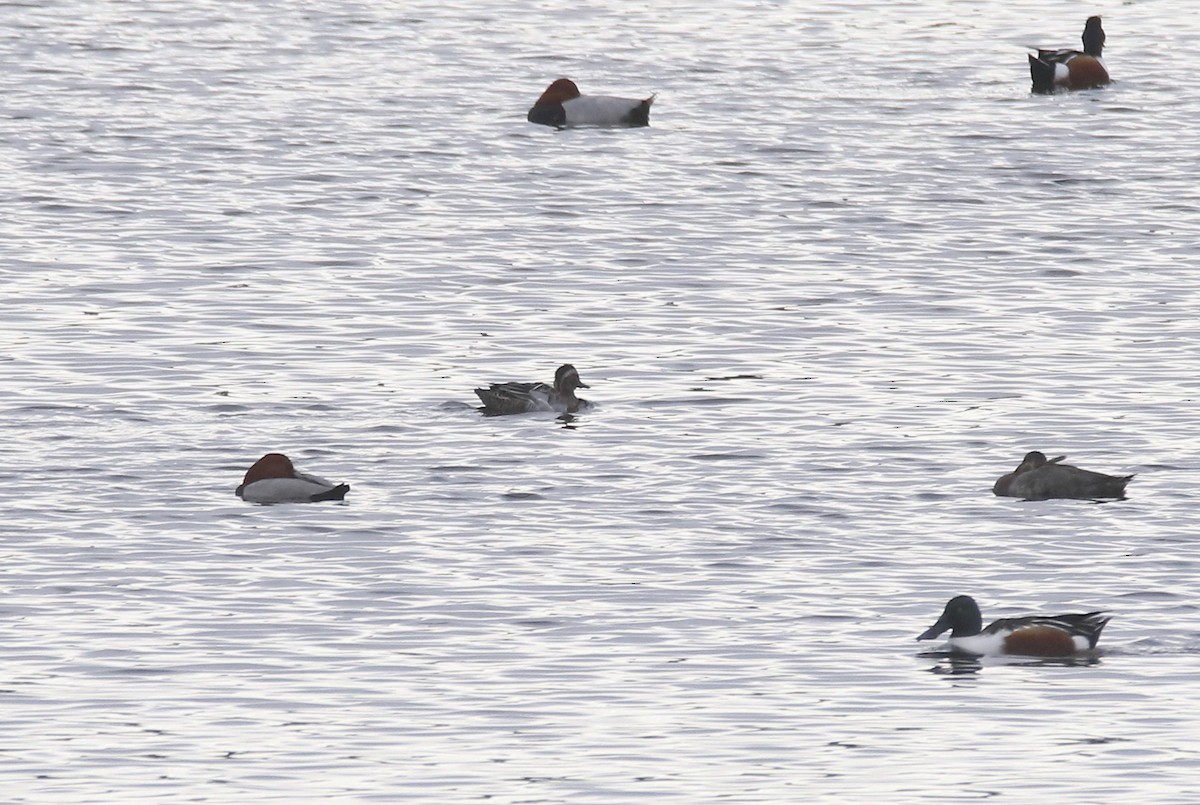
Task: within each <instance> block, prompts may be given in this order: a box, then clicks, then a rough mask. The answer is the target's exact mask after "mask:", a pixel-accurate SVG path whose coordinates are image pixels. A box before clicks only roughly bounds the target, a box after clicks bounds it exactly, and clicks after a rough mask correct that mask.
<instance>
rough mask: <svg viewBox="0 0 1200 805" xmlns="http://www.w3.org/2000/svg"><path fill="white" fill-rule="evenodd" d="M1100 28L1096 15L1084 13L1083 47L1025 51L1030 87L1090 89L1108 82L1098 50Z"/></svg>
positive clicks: (1101, 41) (1040, 90) (1046, 90)
mask: <svg viewBox="0 0 1200 805" xmlns="http://www.w3.org/2000/svg"><path fill="white" fill-rule="evenodd" d="M1105 38H1106V37H1105V34H1104V28H1103V27H1102V26H1101V24H1100V18H1099V17H1088V21H1087V23H1086V24H1085V25H1084V27H1083V50H1082V51H1079V50H1072V49H1070V48H1065V49H1062V50H1042V49H1038V51H1037V55H1036V56H1035V55H1034V54H1032V53H1030V54H1029V77H1030V78H1031V79H1032V81H1033V91H1034V92H1037V93H1050V92H1054V91H1055V90H1059V89H1091V88H1092V87H1101V86H1104V85H1105V84H1108V83H1109V82H1110V81H1111V80H1112V79H1110V78H1109V76H1108V68H1107V67H1105V65H1104V60H1103V59H1102V58H1101V57H1100V54H1101V53H1102V52H1103V50H1104V40H1105Z"/></svg>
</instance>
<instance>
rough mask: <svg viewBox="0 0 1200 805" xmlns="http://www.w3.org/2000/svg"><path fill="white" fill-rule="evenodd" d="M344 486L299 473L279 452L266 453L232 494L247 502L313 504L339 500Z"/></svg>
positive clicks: (345, 489)
mask: <svg viewBox="0 0 1200 805" xmlns="http://www.w3.org/2000/svg"><path fill="white" fill-rule="evenodd" d="M349 491H350V487H349V485H348V484H335V483H333V482H332V481H327V480H325V479H324V478H320V477H318V476H316V475H309V474H307V473H304V472H300V471H299V470H298V469H296V468H295V467H294V466H293V465H292V460H291V459H290V458H288V457H287V456H285V455H284V454H283V453H267V454H266V455H265V456H263V457H262V458H260V459H259V460H258V461H256V462H254V465H253V466H252V467H250V469H248V470H246V476H245V477H244V478H242V484H241V486H239V487H238V488H237V490H236V494H237V496H238V497H240V498H241V499H242V500H245V501H248V502H250V503H316V502H318V501H322V500H342V499H343V498H345V497H346V493H347V492H349Z"/></svg>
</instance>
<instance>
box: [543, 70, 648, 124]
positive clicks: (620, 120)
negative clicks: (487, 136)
mask: <svg viewBox="0 0 1200 805" xmlns="http://www.w3.org/2000/svg"><path fill="white" fill-rule="evenodd" d="M654 97H655V96H653V95H651V96H650V97H649V98H643V99H642V100H636V99H634V98H614V97H613V96H611V95H583V94H581V93H580V92H579V87H577V86H575V82H574V81H572V80H571V79H569V78H560V79H558V80H557V81H554V82H552V83H551V84H550V86H549V87H547V88H546V91H545V92H543V93H542V95H541V97H540V98H538V99H537V102H536V103H535V104H534V105H533V108H531V109H530V110H529V114H527V115H526V116H525V119H526V120H528V121H529V122H530V123H539V124H541V125H543V126H554V127H555V128H560V129H562V128H570V127H574V126H604V127H607V128H635V127H638V126H649V125H650V105H651V104H652V103H654Z"/></svg>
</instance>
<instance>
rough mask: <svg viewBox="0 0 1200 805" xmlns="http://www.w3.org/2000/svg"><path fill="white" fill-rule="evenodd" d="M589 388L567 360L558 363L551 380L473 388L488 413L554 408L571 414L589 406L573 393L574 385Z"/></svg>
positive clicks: (512, 412)
mask: <svg viewBox="0 0 1200 805" xmlns="http://www.w3.org/2000/svg"><path fill="white" fill-rule="evenodd" d="M586 388H591V387H590V386H589V385H588V384H587V383H584V382H583V381H582V380H580V379H579V372H577V371H576V370H575V367H574V366H572V365H571V364H569V363H564V364H563V365H562V366H560V367H558V371H557V372H555V373H554V383H553V384H546V383H493V384H492V385H491V386H489V387H488V388H486V389H475V394H476V395H478V396H479V399H480V401H481V402H482V403H483V406H482V407H481V408H480V409H479V410H481V411H483V412H484V413H488V414H526V413H530V412H534V411H554V412H557V413H560V414H574V413H578V412H579V411H581V410H583V409H586V408H588V407H590V406H591V403H589V402H588V401H587V400H581V399H579V398H578V397H576V396H575V389H586Z"/></svg>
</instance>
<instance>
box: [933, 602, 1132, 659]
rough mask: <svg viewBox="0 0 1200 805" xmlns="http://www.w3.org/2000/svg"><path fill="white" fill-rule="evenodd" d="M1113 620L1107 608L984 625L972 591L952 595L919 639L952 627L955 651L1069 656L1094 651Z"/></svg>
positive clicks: (938, 633)
mask: <svg viewBox="0 0 1200 805" xmlns="http://www.w3.org/2000/svg"><path fill="white" fill-rule="evenodd" d="M1108 621H1109V616H1108V615H1106V614H1105V613H1103V612H1085V613H1082V614H1077V615H1030V616H1026V617H1022V618H1001V619H1000V620H998V621H995V622H994V623H991V624H989V625H988V626H987V628H983V616H982V615H981V614H980V612H979V605H978V604H976V603H975V599H974V598H971V596H969V595H959V596H956V597H954V598H951V599H950V601H949V602H948V603H947V604H946V608H945V609H944V610H943V611H942V615H941V617H940V618H938V620H937V622H936V623H934V624H933V626H930V627H929V628H928V629H927V630H926V631H924V632H922V633H921V635H920V636H919V637H918V638H917V640H933V639H935V638H936V637H938V636H939V635H941V634H942V633H943V632H945V631H946V630H947V629H949V630H950V640H949V643H950V648H951V649H953V650H954V651H958V652H962V653H966V654H977V655H986V656H999V655H1005V654H1012V655H1020V656H1026V657H1068V656H1070V655H1072V654H1077V653H1079V652H1081V651H1091V650H1092V649H1094V648H1095V647H1096V643H1097V642H1098V641H1099V640H1100V632H1101V631H1103V629H1104V626H1105V624H1107V623H1108Z"/></svg>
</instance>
